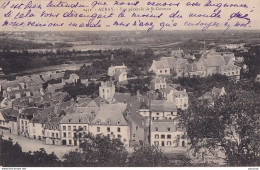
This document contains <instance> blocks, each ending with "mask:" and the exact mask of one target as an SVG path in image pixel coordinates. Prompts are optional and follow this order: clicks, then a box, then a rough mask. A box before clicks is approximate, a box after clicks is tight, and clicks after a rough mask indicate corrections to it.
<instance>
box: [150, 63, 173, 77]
mask: <svg viewBox="0 0 260 170" xmlns="http://www.w3.org/2000/svg"><path fill="white" fill-rule="evenodd" d="M149 72H153V73H155V74H156V75H157V76H162V75H170V74H171V68H170V66H169V63H168V62H167V60H160V61H156V60H153V63H152V66H151V67H150V69H149Z"/></svg>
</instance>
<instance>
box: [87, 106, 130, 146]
mask: <svg viewBox="0 0 260 170" xmlns="http://www.w3.org/2000/svg"><path fill="white" fill-rule="evenodd" d="M126 107H127V104H124V103H115V104H103V105H101V106H100V110H99V111H98V112H97V115H96V117H95V118H94V119H93V120H92V121H91V124H90V127H89V132H90V133H92V134H94V135H101V134H102V135H105V136H106V135H109V136H110V137H112V138H119V139H120V140H121V141H122V142H123V143H124V144H125V145H126V146H129V141H130V129H129V124H128V122H127V120H126V118H125V116H124V112H125V111H126Z"/></svg>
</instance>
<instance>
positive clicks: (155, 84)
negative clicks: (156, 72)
mask: <svg viewBox="0 0 260 170" xmlns="http://www.w3.org/2000/svg"><path fill="white" fill-rule="evenodd" d="M166 85H167V84H166V80H165V78H162V77H155V78H154V79H153V80H152V81H151V89H152V90H157V89H158V90H161V89H164V88H166V87H167V86H166Z"/></svg>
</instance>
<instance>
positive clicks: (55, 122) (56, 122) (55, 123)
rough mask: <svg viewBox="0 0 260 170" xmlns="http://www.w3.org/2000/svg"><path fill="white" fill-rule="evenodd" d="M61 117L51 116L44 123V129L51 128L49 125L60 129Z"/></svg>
mask: <svg viewBox="0 0 260 170" xmlns="http://www.w3.org/2000/svg"><path fill="white" fill-rule="evenodd" d="M61 119H62V117H53V118H52V119H51V120H50V121H48V122H47V123H46V125H45V129H52V128H51V127H52V126H53V127H55V128H56V129H58V130H59V129H60V128H59V127H60V126H59V123H60V121H61Z"/></svg>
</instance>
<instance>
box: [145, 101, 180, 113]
mask: <svg viewBox="0 0 260 170" xmlns="http://www.w3.org/2000/svg"><path fill="white" fill-rule="evenodd" d="M150 110H151V111H154V112H160V111H164V112H175V111H177V107H176V105H175V103H174V102H170V101H167V100H152V101H151V106H150Z"/></svg>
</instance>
